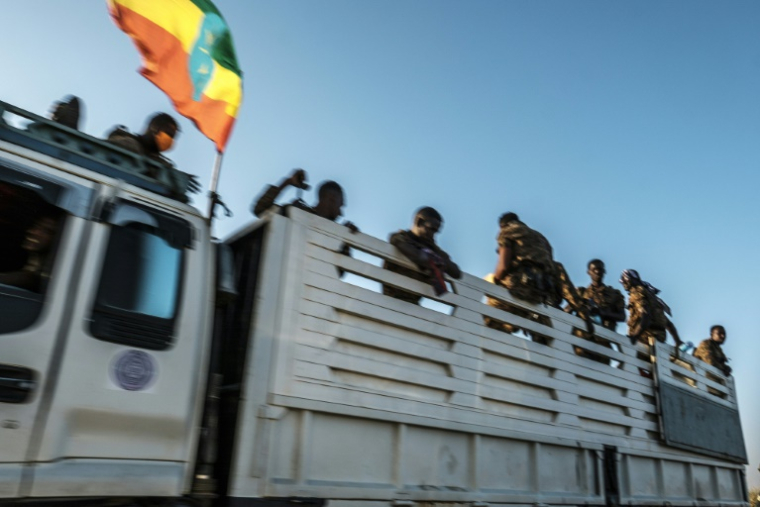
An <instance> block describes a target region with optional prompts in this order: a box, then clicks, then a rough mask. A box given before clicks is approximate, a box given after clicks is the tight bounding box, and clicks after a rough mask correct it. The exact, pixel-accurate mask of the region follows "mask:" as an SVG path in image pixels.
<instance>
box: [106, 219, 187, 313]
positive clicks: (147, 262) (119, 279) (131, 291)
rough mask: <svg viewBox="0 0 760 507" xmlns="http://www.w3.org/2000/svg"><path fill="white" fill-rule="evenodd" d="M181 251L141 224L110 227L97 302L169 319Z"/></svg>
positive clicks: (173, 305) (176, 290) (176, 286)
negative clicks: (98, 300)
mask: <svg viewBox="0 0 760 507" xmlns="http://www.w3.org/2000/svg"><path fill="white" fill-rule="evenodd" d="M181 264H182V250H180V249H178V248H174V247H172V246H171V245H170V244H169V243H168V242H167V241H166V240H164V239H163V238H161V237H159V236H157V235H156V234H154V233H153V232H152V231H151V230H150V228H149V227H147V226H145V225H143V224H136V223H132V224H129V225H127V226H124V227H114V229H113V231H112V233H111V239H110V241H109V244H108V253H107V254H106V259H105V264H104V267H103V277H102V285H101V292H100V296H101V297H100V302H101V303H102V304H104V305H106V306H109V307H112V308H118V309H120V310H125V311H129V312H134V313H139V314H143V315H150V316H152V317H158V318H161V319H171V318H172V317H173V316H174V313H175V309H176V307H177V293H178V284H179V279H180V267H181Z"/></svg>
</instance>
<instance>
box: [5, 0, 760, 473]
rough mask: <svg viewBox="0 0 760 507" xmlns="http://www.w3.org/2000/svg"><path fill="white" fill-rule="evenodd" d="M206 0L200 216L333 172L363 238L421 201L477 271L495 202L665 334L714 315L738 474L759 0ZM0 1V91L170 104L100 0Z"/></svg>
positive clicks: (749, 339)
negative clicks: (227, 137)
mask: <svg viewBox="0 0 760 507" xmlns="http://www.w3.org/2000/svg"><path fill="white" fill-rule="evenodd" d="M216 4H217V6H218V7H219V8H220V10H221V11H222V13H223V14H224V16H225V17H226V19H227V21H228V24H229V25H230V26H231V28H232V33H233V37H234V40H235V45H236V48H237V52H238V58H239V61H240V66H241V67H242V69H243V71H244V72H245V99H244V103H243V106H242V109H241V111H240V116H239V121H238V123H237V126H236V128H235V131H234V133H233V135H232V139H231V141H230V144H229V149H228V153H227V155H226V157H225V161H224V168H223V171H222V177H221V185H220V192H221V194H222V195H223V197H224V198H225V200H226V201H227V203H228V204H229V206H230V207H231V208H232V210H233V211H234V213H235V216H234V217H233V218H231V219H222V220H221V221H219V222H218V224H217V231H218V233H219V235H220V236H225V235H227V234H228V233H230V232H231V231H233V230H235V229H237V228H238V227H240V226H242V225H243V224H245V223H247V222H248V221H249V220H250V219H251V216H250V214H249V211H248V207H249V205H250V202H251V199H252V198H253V197H254V196H255V195H256V194H257V193H259V192H260V190H261V189H262V187H263V186H264V185H266V184H267V183H274V182H276V181H278V180H279V179H280V178H281V177H283V176H285V175H286V173H288V172H289V171H290V170H291V169H292V168H293V167H303V168H305V169H306V170H307V171H308V173H309V177H310V181H311V182H312V183H318V182H319V181H320V180H323V179H328V178H329V179H335V180H338V181H339V182H340V183H341V184H342V185H343V186H344V188H345V190H346V192H347V198H348V205H347V207H346V210H345V214H346V217H347V218H349V219H350V220H352V221H353V222H355V223H356V224H357V225H359V227H360V228H361V229H362V230H363V231H364V232H367V233H369V234H372V235H374V236H378V237H383V238H384V237H386V236H387V235H388V233H389V232H391V231H393V230H396V229H400V228H405V227H407V226H408V225H409V224H410V221H411V216H412V213H413V211H414V210H415V209H416V208H418V207H419V206H421V205H432V206H434V207H436V208H438V209H439V210H440V211H441V212H442V214H443V215H444V219H445V227H444V229H443V231H442V233H441V235H440V244H441V245H442V246H443V247H444V248H445V249H446V250H447V251H448V252H449V253H450V254H451V255H452V257H453V258H454V260H455V261H457V262H458V263H459V264H460V266H461V267H462V268H463V269H464V270H465V271H468V272H470V273H472V274H474V275H476V276H482V275H484V274H486V273H488V272H490V271H491V270H492V268H493V266H494V264H495V261H496V259H495V254H494V248H495V239H494V238H495V236H496V234H497V223H496V221H497V218H498V216H499V215H500V214H501V213H502V212H505V211H515V212H517V213H518V214H519V215H520V217H521V218H522V219H523V220H524V221H525V222H526V223H527V224H528V225H530V226H532V227H534V228H536V229H538V230H540V231H541V232H543V233H544V234H545V235H546V236H547V237H548V238H549V240H550V241H551V242H552V243H553V245H554V248H555V254H556V257H557V258H558V259H559V260H560V261H562V262H563V263H564V264H565V266H566V267H567V269H568V271H569V272H570V275H571V277H572V278H573V279H574V280H575V281H576V283H577V284H579V285H580V284H586V283H587V281H588V280H587V277H586V275H585V270H586V262H587V261H588V260H589V259H591V258H594V257H600V258H602V259H604V260H605V261H606V262H607V266H608V271H609V273H610V275H609V277H608V278H609V280H608V282H610V283H614V284H615V285H617V282H616V280H617V277H618V274H619V272H620V271H621V270H622V269H624V268H635V269H638V270H639V272H640V273H641V274H642V276H643V277H644V278H645V279H647V280H649V281H650V282H652V283H653V284H654V285H656V286H658V287H659V288H661V289H662V291H663V292H662V294H661V295H662V297H663V298H664V299H665V300H666V301H667V302H668V303H669V304H670V306H671V307H672V309H673V314H674V321H675V323H676V325H677V326H678V328H679V330H680V332H681V335H682V337H683V338H684V339H686V340H690V341H694V342H698V341H699V340H701V339H703V338H705V337H707V335H708V331H709V327H710V325H712V324H715V323H721V324H724V325H725V326H726V328H727V331H728V341H727V342H726V346H725V350H726V352H727V354H728V356H729V357H730V358H731V359H732V361H731V365H732V366H733V368H734V371H735V376H736V381H737V385H738V392H739V399H740V408H741V411H742V420H743V425H744V433H745V439H746V443H747V449H748V452H749V455H750V461H751V462H750V466H749V471H748V477H749V483H750V485H751V486H760V474H758V472H757V467H758V465H759V464H760V434H759V433H758V429H759V428H760V400H758V396H757V394H756V393H755V392H754V389H756V388H757V387H758V385H759V384H760V366H759V365H758V361H760V337H759V336H758V324H759V322H758V320H759V317H758V315H759V313H758V310H757V309H753V308H755V307H756V306H758V304H759V301H758V290H757V288H758V286H760V269H758V252H759V251H760V228H758V217H760V199H758V189H760V173H759V171H758V168H760V151H759V150H758V139H760V114H759V113H760V38H758V29H759V27H760V3H758V2H752V1H733V2H705V1H695V0H689V1H686V0H679V1H675V0H674V1H670V2H659V1H637V2H602V1H596V2H583V1H574V2H567V1H559V0H557V1H527V0H526V1H520V2H518V1H501V0H491V1H489V0H477V1H465V0H459V1H446V0H415V1H414V2H406V1H401V0H389V1H379V0H377V1H369V0H368V1H361V2H358V1H355V0H321V1H319V2H316V1H306V0H300V1H293V0H268V1H260V0H239V1H233V0H217V1H216ZM0 8H1V9H2V17H3V36H4V37H3V39H4V41H5V44H4V47H3V50H2V51H1V52H0V66H1V67H0V68H2V69H3V78H2V80H0V99H2V100H6V101H8V102H11V103H14V104H16V105H19V106H22V107H25V108H27V109H31V110H33V111H36V112H40V113H42V112H45V111H47V110H48V108H49V105H50V103H51V102H53V101H54V100H56V99H58V98H60V97H62V96H63V95H66V94H68V93H74V94H76V95H78V96H80V97H81V98H82V99H83V100H84V101H85V103H86V107H87V110H86V113H87V116H86V121H85V124H84V130H85V131H86V132H88V133H91V134H94V135H102V134H104V133H105V132H106V131H107V130H108V129H109V127H111V126H112V125H114V124H117V123H121V124H124V125H126V126H128V127H129V128H131V129H132V130H140V129H141V128H142V126H143V121H144V119H145V117H147V116H148V115H149V114H151V113H153V112H154V111H157V110H166V111H171V106H170V104H169V102H168V100H167V99H166V98H165V96H164V95H163V94H162V93H161V92H160V91H159V90H158V89H157V88H155V87H154V86H153V85H151V84H150V83H149V82H148V81H147V80H145V79H144V78H142V77H141V76H139V75H138V74H137V73H136V72H135V70H136V69H137V68H138V67H139V64H140V61H139V56H138V54H137V52H136V50H135V49H134V47H133V45H132V43H131V42H130V40H129V39H128V38H127V36H126V35H125V34H123V33H122V32H120V31H119V30H118V29H117V28H116V26H115V25H114V24H113V23H112V22H111V20H110V19H109V17H108V15H107V11H106V7H105V2H103V1H102V0H80V1H77V2H62V1H59V0H24V1H23V2H18V1H13V0H0ZM181 124H182V128H183V133H182V136H181V137H180V138H179V142H178V145H177V147H176V148H175V150H174V151H173V152H171V153H170V155H171V157H172V158H173V159H174V160H175V161H176V162H177V163H178V165H179V166H180V167H181V168H182V169H183V170H185V171H187V172H190V173H193V174H197V175H198V176H199V177H200V179H201V181H202V182H204V184H205V185H207V184H208V181H209V179H210V175H211V168H212V164H213V160H214V149H213V144H212V143H211V142H210V141H208V140H207V139H205V138H204V137H203V136H201V135H200V134H199V133H197V132H196V131H195V130H194V127H193V126H192V124H190V123H189V122H188V121H187V120H184V119H183V120H182V123H181ZM286 197H288V198H292V197H293V192H292V191H291V192H290V193H289V194H287V195H286ZM306 197H307V200H311V195H310V194H309V195H307V196H306ZM197 201H198V202H201V206H202V207H203V209H205V206H206V204H205V201H203V200H201V199H200V198H198V199H197Z"/></svg>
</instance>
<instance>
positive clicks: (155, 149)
mask: <svg viewBox="0 0 760 507" xmlns="http://www.w3.org/2000/svg"><path fill="white" fill-rule="evenodd" d="M177 134H179V125H178V124H177V121H176V120H175V119H174V118H172V117H171V116H170V115H168V114H166V113H156V114H154V115H153V116H151V117H150V119H149V120H148V125H147V126H146V127H145V130H144V131H143V133H142V134H133V133H131V132H130V131H129V130H127V128H126V127H124V126H123V125H118V126H116V127H115V128H114V129H113V130H112V131H111V132H109V134H108V136H107V138H106V140H107V141H109V142H111V143H113V144H116V145H118V146H121V147H122V148H125V149H127V150H130V151H134V152H135V153H139V154H140V155H145V156H147V157H150V158H152V159H154V160H157V161H158V162H161V163H162V164H164V165H168V166H171V167H174V164H172V163H171V161H170V160H169V159H167V158H166V157H164V156H163V155H162V153H163V152H165V151H169V150H170V149H171V148H172V146H174V141H175V139H176V137H177ZM151 176H154V175H151Z"/></svg>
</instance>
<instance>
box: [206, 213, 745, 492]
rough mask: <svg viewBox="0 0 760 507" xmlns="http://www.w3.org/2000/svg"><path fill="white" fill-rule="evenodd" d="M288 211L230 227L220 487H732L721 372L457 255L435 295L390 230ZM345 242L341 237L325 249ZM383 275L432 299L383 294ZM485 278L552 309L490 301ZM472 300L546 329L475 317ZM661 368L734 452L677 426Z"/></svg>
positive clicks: (736, 464)
mask: <svg viewBox="0 0 760 507" xmlns="http://www.w3.org/2000/svg"><path fill="white" fill-rule="evenodd" d="M288 215H289V217H286V216H282V215H279V214H272V215H271V216H270V217H268V218H267V219H265V220H263V221H260V222H257V223H256V224H254V225H252V226H250V227H248V228H246V229H244V230H242V231H241V232H239V233H238V234H235V235H233V236H232V237H231V238H229V239H228V240H227V244H229V245H230V246H231V247H232V249H233V251H234V252H235V256H236V259H237V260H238V269H239V270H241V272H242V273H243V275H244V276H242V277H241V280H246V281H247V282H246V284H245V285H241V286H240V287H239V291H240V292H241V297H240V298H239V299H238V302H237V303H236V304H237V305H238V309H237V310H236V311H231V312H230V313H229V315H230V319H231V320H230V321H229V322H228V325H227V327H226V329H233V328H234V329H237V330H238V332H239V333H240V336H244V337H245V340H244V341H245V344H244V346H242V347H239V350H241V351H242V356H241V357H240V362H241V366H240V372H241V376H240V379H239V381H240V383H241V391H240V395H239V397H237V401H236V403H237V405H236V408H235V410H233V411H232V412H230V413H232V414H234V424H230V425H228V429H229V432H230V433H233V435H228V437H227V442H228V443H227V444H226V445H227V452H229V453H230V454H231V458H232V461H231V469H230V470H229V471H228V472H227V473H228V477H227V478H226V479H225V480H226V487H227V493H228V494H229V495H230V497H233V498H251V497H257V498H292V497H300V498H313V499H317V500H319V501H322V500H324V501H329V503H330V504H331V505H340V506H347V505H349V504H350V505H359V504H361V505H384V506H385V505H391V504H393V505H411V504H412V503H414V502H454V503H465V502H466V503H475V504H478V505H485V504H491V503H493V504H522V505H526V504H536V503H541V504H551V505H580V504H588V505H602V504H606V503H608V502H615V501H616V502H619V503H621V504H626V505H628V504H630V505H664V504H665V503H668V504H669V505H694V502H697V501H700V502H707V503H708V504H711V505H718V504H720V505H746V493H745V490H746V487H745V483H744V466H743V462H745V461H746V457H744V458H742V454H743V453H744V442H743V440H741V438H742V437H741V428H740V427H738V428H739V430H738V435H733V436H732V433H731V432H732V431H735V427H737V426H736V425H738V409H737V406H736V394H735V389H734V384H733V379H732V378H730V377H729V378H726V377H725V376H723V374H722V373H721V372H720V371H718V370H717V369H715V368H712V367H711V366H709V365H706V364H705V363H702V362H699V361H697V360H695V359H694V358H693V357H691V356H689V357H681V358H676V357H675V354H674V349H673V348H672V347H670V346H669V345H665V344H657V345H656V350H655V351H650V350H649V347H647V346H645V345H636V346H632V345H631V343H630V341H629V340H628V339H627V338H626V337H625V336H622V335H619V334H616V333H614V332H611V331H608V330H605V329H601V328H600V327H598V328H597V335H598V336H600V337H601V338H603V339H605V340H608V341H609V342H611V343H613V344H615V345H614V348H609V347H605V346H603V345H598V344H595V343H592V342H590V341H588V340H585V339H582V338H579V337H576V336H574V335H573V334H572V331H573V329H574V328H581V329H582V328H583V327H584V325H583V323H582V321H581V320H579V319H578V318H577V317H574V316H572V315H569V314H567V313H564V312H562V311H559V310H556V309H553V308H548V307H544V306H533V305H530V304H527V303H524V302H521V301H519V300H515V299H513V298H512V297H511V296H510V294H509V293H508V291H506V290H505V289H503V288H501V287H498V286H496V285H493V284H491V283H488V282H486V281H485V280H483V279H481V278H478V277H475V276H472V275H469V274H464V276H463V277H462V279H461V280H450V285H451V289H452V290H451V292H449V293H447V294H445V295H443V296H442V297H440V298H437V297H436V296H435V295H434V294H433V292H432V290H431V288H430V287H429V286H428V285H426V284H424V283H422V282H418V281H415V280H412V279H410V278H408V277H404V276H402V275H399V274H396V273H392V272H390V271H387V270H384V269H382V262H383V261H385V260H392V261H393V262H395V263H397V264H401V265H405V266H409V267H413V266H412V265H411V264H410V263H409V261H408V260H406V259H405V258H403V257H401V256H400V255H399V253H398V252H397V251H396V250H395V248H394V247H392V246H391V245H389V244H388V243H386V242H384V241H381V240H379V239H377V238H373V237H370V236H368V235H365V234H352V233H350V232H349V231H348V230H347V229H346V228H345V227H341V226H339V225H337V224H334V223H332V222H329V221H327V220H324V219H321V218H319V217H316V216H314V215H310V214H308V213H305V212H303V211H300V210H297V209H293V208H289V209H288ZM343 243H347V244H349V245H350V247H351V249H352V252H353V256H346V255H342V254H341V253H339V251H340V248H341V245H342V244H343ZM252 250H256V252H257V257H256V262H251V253H250V252H251V251H252ZM246 270H248V271H250V270H257V272H256V274H255V276H252V275H251V273H246ZM341 271H343V272H345V274H343V275H341V274H340V272H341ZM381 284H387V285H392V286H395V287H398V288H403V289H405V290H408V291H410V292H414V293H418V294H420V295H422V296H424V297H425V298H426V299H427V300H430V301H434V303H431V304H428V305H425V306H428V307H425V306H418V305H413V304H410V303H407V302H404V301H400V300H397V299H393V298H391V297H388V296H385V295H383V294H382V291H381V290H380V289H379V288H380V286H381ZM487 297H491V298H497V299H499V300H502V301H504V302H507V303H510V304H512V305H514V306H517V307H521V308H527V309H530V310H531V311H533V312H535V313H537V314H541V315H545V316H547V317H549V319H550V320H551V323H552V326H551V327H548V326H544V325H541V324H538V323H536V322H533V321H530V320H527V319H523V318H521V317H518V316H515V315H513V314H511V313H507V312H504V311H502V310H499V309H497V308H494V307H491V306H488V305H486V304H485V299H486V298H487ZM245 306H247V307H248V308H244V307H245ZM433 307H435V309H434V308H433ZM485 317H490V318H493V319H497V320H499V321H502V322H508V323H512V324H515V325H517V326H519V327H521V328H524V329H528V330H531V331H536V332H539V333H540V334H542V335H544V336H547V337H548V338H549V340H548V341H549V343H548V344H546V345H544V344H540V343H535V342H533V341H531V340H529V339H526V338H525V337H524V336H521V335H520V334H509V333H505V332H502V331H500V330H496V329H492V328H489V327H487V326H486V325H485V323H484V318H485ZM220 336H222V337H221V338H220V339H222V340H224V339H225V338H223V334H222V335H220ZM228 345H229V344H228ZM238 345H239V344H238ZM576 348H581V349H585V350H588V351H591V352H595V353H596V354H600V355H603V356H605V357H609V358H610V359H611V362H610V364H604V363H600V362H597V361H593V360H590V359H588V358H585V357H581V356H579V355H577V354H576ZM653 360H654V363H653ZM642 370H646V371H649V372H653V375H650V376H649V377H647V376H643V375H642V373H641V371H642ZM652 377H654V378H652ZM233 380H234V379H233ZM225 382H227V383H229V382H230V380H229V379H226V380H225ZM659 385H663V386H668V387H670V388H672V389H675V392H676V393H677V394H678V395H679V396H681V395H684V396H687V397H691V398H688V399H695V400H696V401H697V402H699V403H702V405H704V407H707V409H705V410H708V411H710V410H718V411H720V410H723V411H725V413H726V414H729V416H731V415H732V414H735V415H736V421H735V422H731V421H728V422H727V423H726V424H729V426H730V425H731V424H734V426H730V427H729V426H727V428H728V429H727V430H726V431H724V432H723V435H724V437H723V438H727V439H728V440H727V442H728V444H730V445H732V446H733V447H732V449H734V452H733V454H731V453H726V452H721V451H720V449H718V451H717V452H715V450H712V451H711V450H710V449H708V448H706V447H705V448H700V444H699V442H700V440H699V437H702V438H707V435H699V434H695V433H694V432H695V431H696V432H699V431H702V430H703V429H702V428H700V427H698V425H697V427H696V429H695V427H692V428H686V427H684V431H685V432H689V436H688V437H684V436H683V435H680V436H679V434H678V429H679V428H680V427H681V425H682V423H684V422H685V421H689V420H690V419H692V416H693V414H688V413H683V414H680V415H678V414H676V415H667V418H669V419H667V420H665V421H663V419H662V417H661V416H662V413H661V410H659V409H658V397H659V396H660V394H661V391H662V390H661V389H658V386H659ZM672 389H671V390H672ZM667 396H671V395H667ZM694 397H696V398H694ZM669 399H670V398H669ZM671 401H672V400H671ZM702 405H700V406H702ZM228 412H229V411H228ZM671 412H674V411H673V410H671ZM716 413H717V412H716ZM679 417H681V419H678V418H679ZM728 418H729V419H730V417H728ZM663 429H664V430H665V432H663ZM724 429H726V428H724ZM666 437H669V440H668V438H666ZM732 438H733V439H734V440H733V441H732V440H731V439H732ZM736 439H739V440H738V441H737V440H736ZM682 441H686V443H685V444H684V442H682ZM728 444H727V445H728ZM224 447H225V446H224V445H222V448H221V450H220V452H222V453H224V452H225V449H224ZM739 451H741V452H739Z"/></svg>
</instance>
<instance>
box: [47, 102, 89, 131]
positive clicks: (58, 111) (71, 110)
mask: <svg viewBox="0 0 760 507" xmlns="http://www.w3.org/2000/svg"><path fill="white" fill-rule="evenodd" d="M82 109H83V108H82V104H81V101H80V100H79V98H78V97H75V96H74V95H69V96H68V97H66V98H65V99H64V100H59V101H58V102H56V103H55V104H53V110H52V111H51V113H50V119H51V120H53V121H54V122H56V123H60V124H61V125H65V126H67V127H69V128H71V129H74V130H77V129H79V118H80V116H81V111H82Z"/></svg>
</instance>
